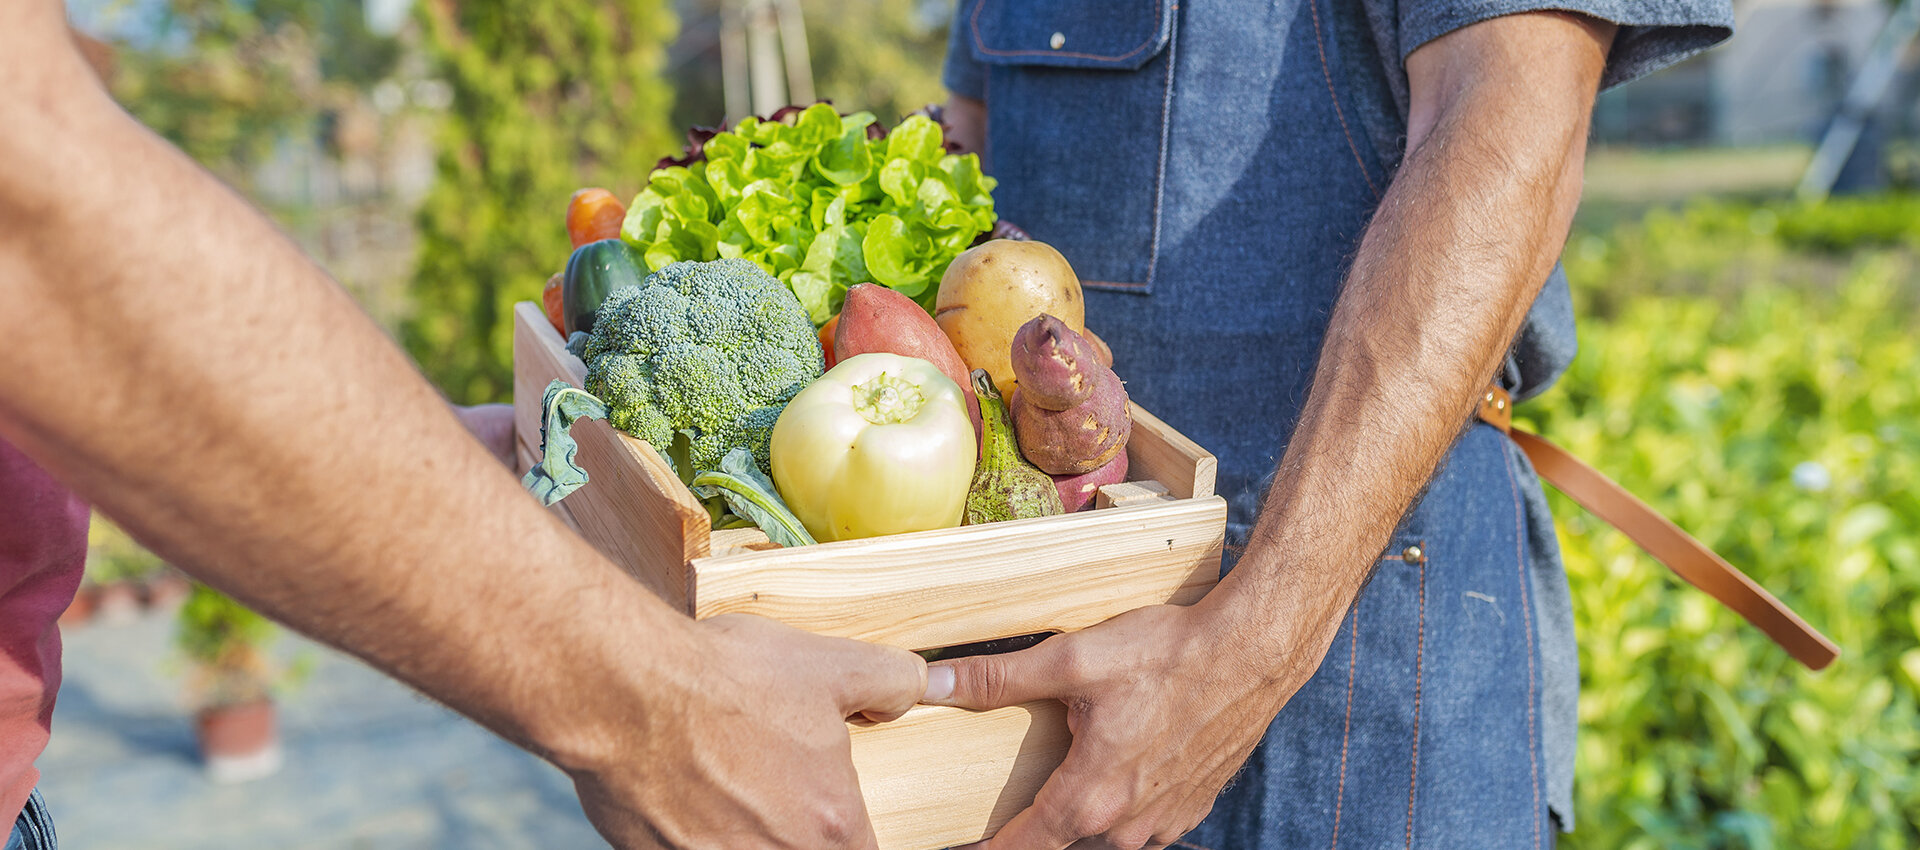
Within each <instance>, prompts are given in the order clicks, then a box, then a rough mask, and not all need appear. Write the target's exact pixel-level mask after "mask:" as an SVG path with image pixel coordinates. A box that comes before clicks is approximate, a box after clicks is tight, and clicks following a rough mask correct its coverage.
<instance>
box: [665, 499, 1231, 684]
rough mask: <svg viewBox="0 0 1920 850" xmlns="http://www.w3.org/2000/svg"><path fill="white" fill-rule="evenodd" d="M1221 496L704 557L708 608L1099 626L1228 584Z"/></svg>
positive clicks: (949, 641) (836, 623)
mask: <svg viewBox="0 0 1920 850" xmlns="http://www.w3.org/2000/svg"><path fill="white" fill-rule="evenodd" d="M1226 513H1227V503H1226V501H1225V500H1224V499H1221V498H1219V497H1217V496H1209V497H1207V498H1205V499H1183V500H1180V501H1177V502H1165V503H1159V504H1152V505H1143V506H1139V507H1131V508H1113V509H1110V510H1105V511H1091V512H1087V513H1079V514H1067V515H1064V516H1053V517H1042V518H1039V519H1028V520H1017V521H1014V522H1000V523H993V524H990V525H976V526H965V527H962V528H949V529H942V530H939V531H923V532H918V533H915V534H895V535H889V536H886V537H874V538H869V539H866V540H848V541H842V542H838V543H824V544H820V545H817V546H807V547H803V548H799V549H777V550H773V551H768V552H750V553H746V554H740V555H732V556H729V557H725V558H704V559H700V560H696V561H694V562H693V573H694V576H695V578H694V581H695V583H696V585H697V590H696V592H695V594H694V598H693V600H692V602H693V613H694V616H695V617H711V616H713V615H715V614H725V613H732V612H746V613H752V614H760V615H762V616H766V617H771V618H773V619H775V620H779V621H781V622H783V623H786V624H787V625H790V626H794V627H796V628H800V629H805V630H807V631H810V632H817V633H820V634H827V635H836V636H839V637H850V638H858V639H860V640H868V641H874V642H878V643H885V644H891V645H894V646H902V647H906V648H908V649H916V650H917V649H932V648H935V647H942V646H952V645H955V644H961V643H970V642H973V641H979V640H990V639H993V638H1002V637H1011V636H1014V635H1024V634H1032V633H1034V632H1052V631H1072V630H1075V629H1082V628H1086V627H1087V626H1091V625H1093V624H1095V623H1098V622H1100V621H1102V620H1105V619H1107V618H1108V617H1112V616H1114V615H1116V614H1120V613H1124V612H1126V611H1130V610H1133V609H1134V608H1138V607H1140V606H1142V605H1151V604H1155V603H1161V602H1174V603H1178V604H1186V603H1191V602H1193V601H1195V600H1197V599H1199V598H1200V597H1201V596H1203V595H1205V594H1206V592H1207V589H1208V588H1210V587H1212V586H1213V584H1214V582H1215V581H1216V580H1218V578H1219V573H1220V551H1221V544H1222V542H1223V540H1224V531H1225V525H1226Z"/></svg>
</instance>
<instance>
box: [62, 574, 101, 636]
mask: <svg viewBox="0 0 1920 850" xmlns="http://www.w3.org/2000/svg"><path fill="white" fill-rule="evenodd" d="M99 605H100V589H99V588H97V587H94V586H93V585H91V584H88V585H82V586H81V587H80V590H79V591H78V592H76V593H74V594H73V601H72V602H69V603H67V610H65V611H62V612H60V628H63V629H71V628H75V627H78V626H83V625H86V623H87V621H88V620H91V619H93V611H94V609H95V608H97V607H99Z"/></svg>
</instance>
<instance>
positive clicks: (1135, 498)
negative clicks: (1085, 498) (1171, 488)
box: [1093, 480, 1175, 510]
mask: <svg viewBox="0 0 1920 850" xmlns="http://www.w3.org/2000/svg"><path fill="white" fill-rule="evenodd" d="M1172 501H1175V499H1174V498H1173V494H1172V493H1169V492H1167V485H1165V484H1162V483H1160V482H1158V481H1151V480H1149V481H1122V482H1120V483H1119V484H1103V485H1101V487H1100V491H1099V492H1098V493H1096V494H1095V495H1094V498H1093V506H1094V508H1095V509H1096V510H1097V509H1100V508H1127V507H1132V506H1134V505H1145V504H1150V503H1153V502H1172Z"/></svg>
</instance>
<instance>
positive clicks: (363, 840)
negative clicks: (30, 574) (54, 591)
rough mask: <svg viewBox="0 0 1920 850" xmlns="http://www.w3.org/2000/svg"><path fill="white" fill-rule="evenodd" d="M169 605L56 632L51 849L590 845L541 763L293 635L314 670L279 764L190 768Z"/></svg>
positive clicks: (296, 695)
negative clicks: (236, 778)
mask: <svg viewBox="0 0 1920 850" xmlns="http://www.w3.org/2000/svg"><path fill="white" fill-rule="evenodd" d="M171 626H172V620H171V618H170V617H167V616H164V615H155V614H148V615H145V616H143V618H142V619H141V620H139V621H138V622H134V623H131V624H127V625H101V624H98V623H93V624H88V625H86V626H83V627H81V628H79V629H74V630H70V631H68V632H67V634H66V671H67V672H66V682H65V684H64V685H63V686H62V688H61V691H60V703H59V707H58V709H57V710H56V711H55V714H54V725H53V741H52V744H51V745H50V746H49V747H48V749H47V752H46V754H45V755H44V756H42V757H41V759H40V761H39V765H40V769H41V772H42V773H43V774H44V776H43V778H42V780H41V785H40V788H41V791H42V792H43V793H44V794H45V796H46V798H47V804H48V806H49V808H51V809H52V811H53V816H54V819H55V822H56V825H57V827H58V829H59V832H60V846H61V847H62V848H63V850H120V848H129V849H130V848H140V850H175V849H176V848H179V850H185V848H194V850H224V848H234V849H235V850H239V848H245V850H257V849H258V848H289V850H296V849H304V848H315V849H316V850H318V848H329V850H331V848H352V850H376V848H377V849H378V850H387V848H447V850H452V848H461V849H462V850H507V848H555V850H558V849H559V848H600V847H605V846H606V845H605V844H604V843H602V842H601V841H600V840H599V838H598V837H597V836H596V835H595V834H594V832H593V829H592V827H591V826H590V825H588V823H587V822H586V819H585V817H584V816H582V815H581V813H580V807H579V804H578V803H577V802H576V801H575V800H574V798H573V793H572V786H571V785H570V784H569V783H568V782H567V781H566V779H565V777H564V776H562V775H561V774H560V773H559V772H558V771H556V770H554V769H553V768H551V767H549V766H547V765H546V764H545V763H544V762H541V761H539V760H537V759H534V758H533V757H531V756H528V755H526V754H525V753H522V752H520V751H519V750H517V749H514V748H513V747H511V746H509V745H507V744H505V743H503V742H501V741H500V740H499V739H498V738H495V737H493V736H492V735H491V734H489V733H487V732H486V731H485V730H483V729H481V728H480V727H478V726H475V725H474V724H472V723H470V722H468V721H466V720H464V719H462V718H460V717H459V716H457V715H455V714H453V713H451V712H449V711H447V710H446V709H444V708H441V707H440V706H438V705H436V704H434V703H431V702H429V701H427V700H425V699H423V698H421V697H419V696H417V695H415V694H414V693H413V692H412V691H409V690H407V689H406V688H403V687H401V686H399V685H397V684H394V683H393V682H392V681H391V680H388V679H386V678H384V677H382V676H381V675H380V674H378V673H375V672H373V671H372V670H370V669H368V668H366V667H364V666H361V665H360V664H359V663H358V662H356V661H354V660H352V659H350V658H347V657H345V656H342V655H339V654H336V653H333V652H331V651H328V650H325V649H321V648H318V647H315V646H313V645H311V644H308V643H306V642H304V641H301V640H299V639H298V638H295V637H293V636H290V635H289V636H288V637H286V638H284V639H283V640H282V642H281V647H280V649H282V650H285V651H287V652H288V653H297V654H301V655H304V656H305V657H307V658H308V659H310V663H311V664H312V673H311V675H310V676H309V677H308V678H307V679H306V681H305V682H304V683H303V684H301V685H299V686H298V687H297V689H295V690H293V691H292V692H291V693H289V694H287V695H286V696H285V697H284V698H283V699H282V701H281V702H282V708H281V723H282V737H283V739H284V741H285V749H286V766H285V767H284V768H282V769H281V771H280V772H279V773H278V774H276V775H274V776H271V777H268V778H266V779H260V780H256V781H253V782H248V783H243V784H237V785H215V784H213V783H211V782H209V781H207V779H206V778H205V777H204V776H203V775H202V773H201V768H200V764H199V762H198V761H197V758H196V756H195V750H194V742H193V730H192V726H191V721H190V718H189V716H188V714H187V712H186V711H185V710H184V701H183V699H182V696H181V688H182V686H181V679H182V676H181V666H180V664H179V662H178V661H177V660H176V656H175V655H174V654H173V653H172V651H171V646H170V643H169V640H170V637H171Z"/></svg>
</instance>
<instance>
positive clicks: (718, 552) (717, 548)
mask: <svg viewBox="0 0 1920 850" xmlns="http://www.w3.org/2000/svg"><path fill="white" fill-rule="evenodd" d="M778 548H780V544H778V543H775V542H773V540H771V539H769V538H768V537H767V533H766V532H764V531H761V530H760V529H758V528H754V527H752V526H748V527H746V528H728V529H721V530H717V531H715V532H714V533H713V557H716V558H720V557H725V556H727V555H737V554H739V553H741V552H758V551H762V550H766V549H778Z"/></svg>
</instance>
